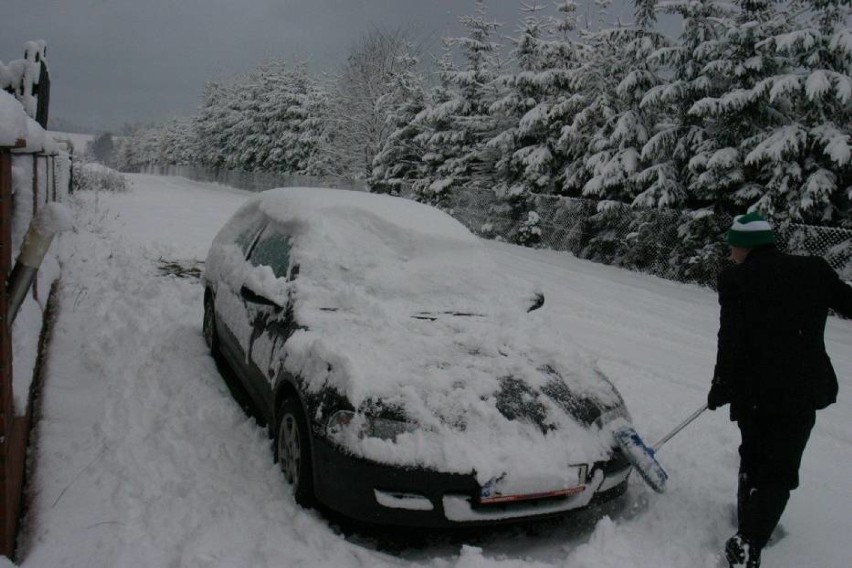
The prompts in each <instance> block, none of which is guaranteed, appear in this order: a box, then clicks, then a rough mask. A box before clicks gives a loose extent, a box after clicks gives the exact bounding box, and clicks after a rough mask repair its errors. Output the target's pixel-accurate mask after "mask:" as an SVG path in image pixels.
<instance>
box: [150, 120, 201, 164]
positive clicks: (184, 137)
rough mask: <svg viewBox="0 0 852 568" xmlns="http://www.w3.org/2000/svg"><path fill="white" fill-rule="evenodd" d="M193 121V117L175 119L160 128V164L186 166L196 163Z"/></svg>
mask: <svg viewBox="0 0 852 568" xmlns="http://www.w3.org/2000/svg"><path fill="white" fill-rule="evenodd" d="M194 121H195V119H194V117H175V118H172V119H171V120H168V121H166V122H165V124H163V125H162V126H161V127H160V129H159V130H160V152H159V163H160V164H171V165H186V164H192V163H194V162H195V161H196V156H197V152H198V151H197V147H198V140H197V138H196V136H195V130H194V128H193V124H194Z"/></svg>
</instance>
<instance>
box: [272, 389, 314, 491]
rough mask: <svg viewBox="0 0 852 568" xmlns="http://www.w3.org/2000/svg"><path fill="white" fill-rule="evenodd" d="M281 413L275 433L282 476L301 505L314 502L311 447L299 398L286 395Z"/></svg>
mask: <svg viewBox="0 0 852 568" xmlns="http://www.w3.org/2000/svg"><path fill="white" fill-rule="evenodd" d="M279 416H280V417H281V418H280V420H279V422H278V432H277V435H276V437H275V449H276V452H275V453H276V457H277V459H278V466H279V467H280V468H281V472H282V473H283V474H284V479H285V480H286V481H287V483H288V484H289V485H290V486H291V487H292V489H293V495H294V497H295V498H296V502H297V503H299V504H300V505H302V506H303V507H310V506H311V505H313V503H314V490H313V477H312V471H311V450H310V440H309V439H308V427H307V423H306V421H305V415H304V412H302V407H301V405H300V404H299V402H298V400H296V399H295V398H288V399H286V400H285V401H284V403H283V404H282V405H281V412H280V413H279Z"/></svg>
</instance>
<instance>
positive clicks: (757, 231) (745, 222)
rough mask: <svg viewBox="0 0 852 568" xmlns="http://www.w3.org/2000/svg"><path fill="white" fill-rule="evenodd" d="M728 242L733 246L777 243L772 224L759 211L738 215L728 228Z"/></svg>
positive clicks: (756, 245)
mask: <svg viewBox="0 0 852 568" xmlns="http://www.w3.org/2000/svg"><path fill="white" fill-rule="evenodd" d="M728 244H729V245H731V246H732V247H742V248H754V247H759V246H761V245H773V244H775V233H773V232H772V225H770V224H769V222H768V221H767V220H766V219H764V218H763V217H761V216H760V215H758V214H757V213H748V214H746V215H737V216H736V217H735V218H734V224H733V225H731V228H730V229H728Z"/></svg>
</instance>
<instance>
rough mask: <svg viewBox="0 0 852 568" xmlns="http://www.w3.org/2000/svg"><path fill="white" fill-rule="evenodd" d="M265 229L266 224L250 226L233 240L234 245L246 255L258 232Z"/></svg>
mask: <svg viewBox="0 0 852 568" xmlns="http://www.w3.org/2000/svg"><path fill="white" fill-rule="evenodd" d="M265 228H266V224H252V225H251V226H249V227H248V228H247V229H245V230H244V231H243V232H241V233H240V234H239V235H237V238H236V239H234V243H236V245H237V246H238V247H240V250H241V251H243V255H246V254H248V252H249V249H250V248H251V245H252V243H254V241H255V239H257V236H258V235H259V234H260V232H261V231H262V230H263V229H265Z"/></svg>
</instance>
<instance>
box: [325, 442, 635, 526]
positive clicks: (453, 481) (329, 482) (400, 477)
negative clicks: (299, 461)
mask: <svg viewBox="0 0 852 568" xmlns="http://www.w3.org/2000/svg"><path fill="white" fill-rule="evenodd" d="M313 452H314V460H313V462H314V489H315V491H316V496H317V499H318V500H319V501H320V502H322V503H323V504H325V505H326V506H328V507H330V508H332V509H334V510H335V511H338V512H339V513H342V514H343V515H345V516H347V517H350V518H353V519H356V520H359V521H364V522H369V523H376V524H386V525H399V526H416V527H453V526H456V527H457V526H473V525H480V524H496V523H505V522H512V521H516V520H521V519H530V518H537V517H547V516H552V515H558V514H561V513H564V512H566V511H570V510H573V509H579V508H582V507H586V506H588V505H592V504H597V503H601V502H604V501H608V500H610V499H612V498H615V497H617V496H619V495H621V494H622V493H624V491H625V490H626V489H627V478H628V476H629V474H630V471H631V470H630V465H629V463H628V462H627V460H626V459H624V458H623V456H617V457H616V458H614V459H612V460H610V461H608V462H605V463H595V464H593V465H592V467H591V468H590V469H589V470H588V474H587V478H586V482H585V487H584V488H583V490H582V491H580V492H578V493H576V494H574V495H570V496H563V497H558V498H552V497H550V498H541V499H534V500H524V501H519V502H513V503H507V504H499V505H480V504H479V502H478V497H479V495H480V492H481V487H480V485H479V484H478V483H477V481H476V478H475V477H474V476H473V475H472V474H458V473H442V472H436V471H429V470H424V469H422V468H404V467H398V466H391V465H387V464H380V463H376V462H373V461H370V460H366V459H363V458H358V457H355V456H351V455H347V454H345V453H343V452H341V451H340V450H339V449H338V447H337V446H335V445H333V444H331V443H330V442H328V441H327V440H325V439H322V438H319V437H316V438H314V443H313Z"/></svg>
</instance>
